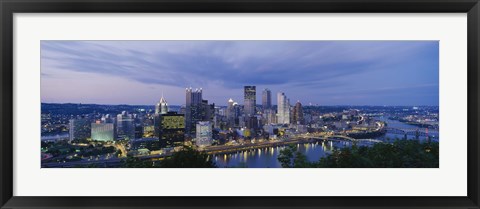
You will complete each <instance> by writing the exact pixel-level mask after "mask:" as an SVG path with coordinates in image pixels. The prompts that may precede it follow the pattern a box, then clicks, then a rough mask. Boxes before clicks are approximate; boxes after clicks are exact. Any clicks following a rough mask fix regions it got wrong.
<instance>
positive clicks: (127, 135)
mask: <svg viewBox="0 0 480 209" xmlns="http://www.w3.org/2000/svg"><path fill="white" fill-rule="evenodd" d="M117 135H118V137H119V138H120V139H125V140H129V139H134V138H135V123H134V118H133V115H132V114H128V113H127V112H126V111H123V112H122V114H118V115H117Z"/></svg>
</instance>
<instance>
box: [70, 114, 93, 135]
mask: <svg viewBox="0 0 480 209" xmlns="http://www.w3.org/2000/svg"><path fill="white" fill-rule="evenodd" d="M69 133H70V141H73V140H86V139H89V138H90V136H91V124H90V119H89V118H88V117H77V118H75V119H70V120H69Z"/></svg>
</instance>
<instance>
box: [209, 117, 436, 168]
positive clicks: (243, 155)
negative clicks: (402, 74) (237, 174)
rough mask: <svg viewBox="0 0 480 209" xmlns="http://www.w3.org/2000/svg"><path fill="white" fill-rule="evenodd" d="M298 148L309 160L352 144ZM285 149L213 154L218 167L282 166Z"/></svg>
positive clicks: (394, 124)
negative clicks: (281, 152)
mask: <svg viewBox="0 0 480 209" xmlns="http://www.w3.org/2000/svg"><path fill="white" fill-rule="evenodd" d="M376 119H377V120H381V121H384V122H386V123H387V124H388V127H392V128H397V129H413V130H417V129H419V130H420V129H421V128H418V127H417V126H414V125H410V124H406V123H402V122H399V121H395V120H390V119H388V118H385V117H378V118H376ZM428 133H429V137H430V140H431V141H437V142H438V139H439V137H438V135H439V134H438V133H439V130H433V129H429V130H428ZM404 137H405V135H403V134H393V133H388V132H387V134H385V136H382V137H378V138H376V139H379V140H382V141H387V139H391V140H393V139H396V138H397V139H403V138H404ZM406 137H407V139H415V138H416V136H415V135H407V136H406ZM418 139H419V140H420V141H423V140H426V136H418ZM372 144H373V142H369V141H363V142H359V144H358V145H360V146H370V145H372ZM296 146H297V150H298V151H300V152H301V153H303V154H305V155H306V157H307V158H308V160H310V161H318V160H319V159H320V158H322V157H324V156H326V155H327V154H329V153H331V152H332V151H333V150H334V149H339V148H343V147H346V146H351V142H349V141H323V142H316V143H306V144H297V145H296ZM282 149H285V146H282V147H268V148H263V149H252V150H248V151H243V152H237V153H232V154H221V155H215V156H213V158H214V161H215V163H216V164H217V166H218V167H220V168H224V167H238V168H242V167H248V168H281V165H280V163H279V162H278V160H277V158H278V155H279V154H280V151H281V150H282Z"/></svg>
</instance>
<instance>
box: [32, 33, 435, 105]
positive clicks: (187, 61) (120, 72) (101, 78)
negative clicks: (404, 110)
mask: <svg viewBox="0 0 480 209" xmlns="http://www.w3.org/2000/svg"><path fill="white" fill-rule="evenodd" d="M41 50H42V53H41V56H42V58H41V60H42V63H41V73H42V74H41V79H42V82H41V83H42V84H41V97H42V98H41V100H42V103H84V104H129V105H154V104H156V103H157V102H158V101H159V99H160V97H161V96H162V95H163V96H164V97H165V98H166V99H167V101H168V103H169V104H170V105H184V104H185V88H186V87H193V88H194V89H195V88H202V89H203V94H204V95H203V97H204V98H206V99H208V100H209V103H215V104H216V105H219V106H226V105H227V102H228V100H229V99H230V98H232V99H233V100H234V101H235V102H237V103H239V104H242V105H243V103H244V95H243V93H244V86H256V89H257V93H256V99H255V100H256V105H259V104H261V101H262V91H263V89H265V88H268V89H270V90H271V92H272V94H273V95H276V94H277V93H278V92H284V93H285V94H286V95H288V96H289V99H290V100H291V102H293V103H295V102H296V101H301V102H302V104H304V105H309V104H313V105H392V106H393V105H396V106H400V105H408V106H415V105H418V106H421V105H431V106H438V96H439V94H438V75H439V72H438V42H437V41H42V43H41ZM59 87H61V88H59ZM72 92H74V93H72ZM109 92H110V93H109ZM272 105H277V104H276V98H275V97H274V98H272Z"/></svg>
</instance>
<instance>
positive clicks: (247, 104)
mask: <svg viewBox="0 0 480 209" xmlns="http://www.w3.org/2000/svg"><path fill="white" fill-rule="evenodd" d="M243 93H244V97H243V98H244V103H243V106H244V112H245V115H247V116H254V115H255V112H256V111H255V105H256V103H257V93H256V87H255V86H244V92H243Z"/></svg>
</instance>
